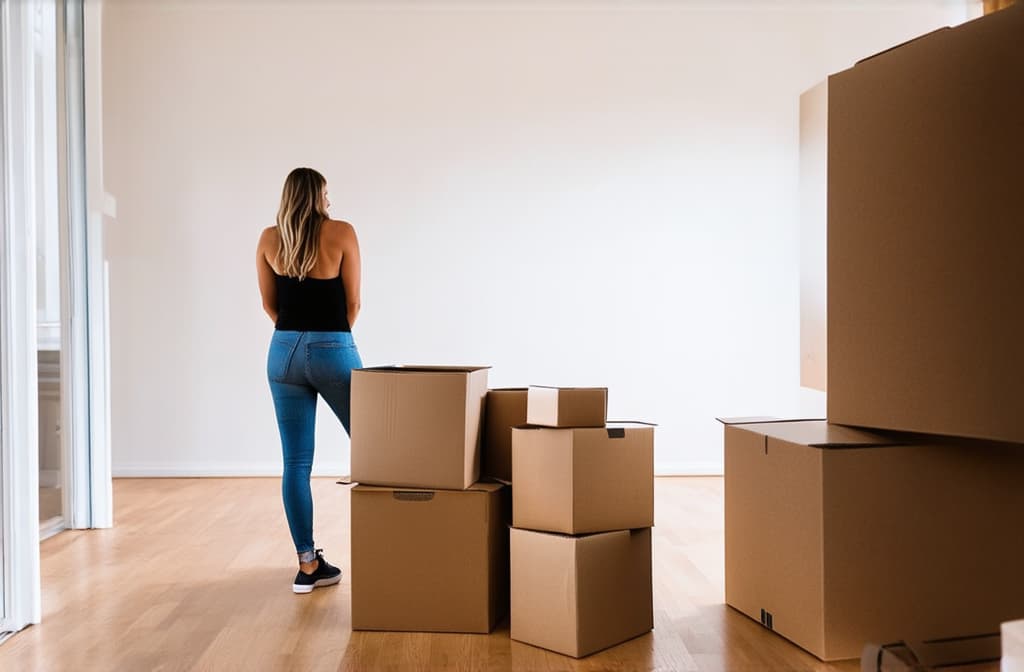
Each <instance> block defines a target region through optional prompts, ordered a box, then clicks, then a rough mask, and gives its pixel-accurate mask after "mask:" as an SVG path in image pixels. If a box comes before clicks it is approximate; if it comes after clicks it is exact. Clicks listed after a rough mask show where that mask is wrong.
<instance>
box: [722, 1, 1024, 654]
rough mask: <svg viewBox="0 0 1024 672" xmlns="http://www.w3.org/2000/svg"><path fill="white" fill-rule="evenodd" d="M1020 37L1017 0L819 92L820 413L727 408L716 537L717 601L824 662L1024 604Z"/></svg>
mask: <svg viewBox="0 0 1024 672" xmlns="http://www.w3.org/2000/svg"><path fill="white" fill-rule="evenodd" d="M1022 34H1024V6H1015V7H1013V8H1011V9H1008V10H1005V11H1002V12H997V13H995V14H993V15H991V16H988V17H985V18H983V19H979V20H977V21H972V22H970V23H967V24H964V25H962V26H960V27H957V28H953V29H944V30H940V31H936V32H934V33H931V34H929V35H926V36H924V37H922V38H920V39H917V40H914V41H912V42H909V43H907V44H905V45H901V46H899V47H896V48H894V49H891V50H889V51H886V52H883V53H881V54H878V55H876V56H874V57H871V58H869V59H866V60H864V61H862V62H860V63H858V64H857V65H855V66H854V67H853V68H851V69H849V70H846V71H844V72H841V73H839V74H836V75H833V76H832V77H830V78H829V81H828V84H827V87H825V88H824V89H822V90H821V93H822V95H824V96H825V97H826V98H827V111H828V120H827V127H828V142H827V234H828V235H827V245H828V253H827V284H828V288H827V323H828V332H827V394H828V423H826V422H808V421H804V422H777V423H763V422H762V423H750V422H746V423H727V425H726V429H725V444H726V445H725V489H726V497H725V498H726V501H725V506H726V549H725V550H726V601H727V602H728V603H729V604H730V605H731V606H733V607H735V608H736V609H738V610H740V611H742V612H743V613H746V614H747V615H749V616H751V617H752V618H754V619H757V620H759V621H760V622H761V623H762V624H764V625H765V626H766V627H768V628H770V629H773V630H775V631H776V632H778V633H779V634H781V635H783V636H785V637H787V638H789V639H790V640H792V641H793V642H795V643H796V644H798V645H800V646H802V647H803V648H805V649H807V650H808V651H810V652H812V653H814V654H815V655H817V656H818V657H819V658H822V659H824V660H834V659H841V658H854V657H857V656H859V655H860V652H861V648H862V647H863V646H864V645H865V644H866V643H868V642H875V643H879V642H891V641H899V640H939V639H949V638H958V637H966V636H971V635H979V634H984V633H990V632H996V631H997V630H998V628H999V624H1000V622H1002V621H1009V620H1012V619H1014V618H1021V617H1022V616H1024V583H1022V582H1021V581H1020V580H1019V570H1018V569H1017V568H1019V567H1020V566H1022V565H1024V537H1022V536H1021V535H1017V534H1012V533H1007V530H1011V529H1014V528H1015V526H1016V522H1015V521H1016V520H1018V519H1019V517H1020V515H1021V513H1024V488H1021V487H1020V484H1021V483H1022V482H1024V423H1022V417H1024V416H1022V411H1024V402H1022V399H1024V397H1022V396H1021V394H1020V393H1019V391H1018V389H1017V387H1018V381H1019V379H1020V378H1021V376H1022V375H1024V356H1022V353H1024V349H1022V348H1021V347H1020V343H1019V340H1020V339H1019V334H1020V333H1021V332H1022V331H1024V312H1022V311H1021V310H1019V303H1020V301H1021V298H1022V297H1024V274H1021V273H1020V271H1019V270H1018V266H1019V263H1017V261H1016V259H1015V255H1019V252H1020V250H1022V249H1024V227H1021V225H1020V223H1021V213H1022V212H1024V200H1022V198H1021V192H1020V190H1019V189H1016V188H1015V187H1014V186H1013V185H1015V182H1014V181H1013V179H1012V177H1011V176H1012V175H1013V174H1014V173H1015V172H1016V170H1017V168H1018V167H1019V162H1020V157H1021V156H1024V125H1022V124H1021V123H1020V120H1021V119H1022V118H1024V88H1022V87H1021V73H1024V40H1022V39H1021V35H1022ZM981 119H984V121H979V120H981Z"/></svg>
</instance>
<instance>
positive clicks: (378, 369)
mask: <svg viewBox="0 0 1024 672" xmlns="http://www.w3.org/2000/svg"><path fill="white" fill-rule="evenodd" d="M489 368H491V367H490V366H431V365H426V364H394V365H390V366H367V367H363V368H361V369H356V371H366V372H368V373H472V372H473V371H481V370H483V369H489Z"/></svg>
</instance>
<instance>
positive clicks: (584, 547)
mask: <svg viewBox="0 0 1024 672" xmlns="http://www.w3.org/2000/svg"><path fill="white" fill-rule="evenodd" d="M511 565H512V616H511V636H512V639H514V640H517V641H520V642H525V643H527V644H532V645H534V646H539V647H541V648H544V649H549V650H551V651H557V652H558V653H563V654H565V655H567V656H573V657H575V658H582V657H583V656H587V655H590V654H591V653H594V652H596V651H600V650H602V649H606V648H608V647H610V646H614V645H615V644H619V643H620V642H624V641H626V640H627V639H632V638H633V637H637V636H639V635H642V634H644V633H646V632H649V631H650V630H651V629H652V628H653V627H654V610H653V597H652V584H651V530H650V529H649V528H648V529H640V530H619V531H615V532H604V533H601V534H591V535H586V536H581V537H571V536H566V535H560V534H548V533H546V532H533V531H530V530H519V529H513V530H512V531H511Z"/></svg>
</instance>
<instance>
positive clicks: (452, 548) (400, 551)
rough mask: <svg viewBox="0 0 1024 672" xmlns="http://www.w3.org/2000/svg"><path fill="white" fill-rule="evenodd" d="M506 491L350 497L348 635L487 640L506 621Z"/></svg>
mask: <svg viewBox="0 0 1024 672" xmlns="http://www.w3.org/2000/svg"><path fill="white" fill-rule="evenodd" d="M507 610H508V488H506V487H505V486H503V485H501V484H500V483H477V484H475V485H473V486H472V487H471V488H470V489H468V490H434V491H429V490H428V491H422V490H399V489H395V488H380V487H372V486H365V485H358V486H356V487H354V488H353V489H352V629H353V630H404V631H415V632H478V633H486V632H490V631H491V629H492V628H493V627H494V625H495V624H496V623H497V622H498V621H499V620H501V619H502V618H504V616H505V615H506V614H507V613H508V611H507Z"/></svg>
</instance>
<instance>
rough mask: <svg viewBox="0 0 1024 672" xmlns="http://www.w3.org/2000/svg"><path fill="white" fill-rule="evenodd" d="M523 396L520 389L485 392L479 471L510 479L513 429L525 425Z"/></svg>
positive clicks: (490, 475) (522, 391) (524, 396)
mask: <svg viewBox="0 0 1024 672" xmlns="http://www.w3.org/2000/svg"><path fill="white" fill-rule="evenodd" d="M526 395H527V390H526V388H525V387H522V388H503V389H496V390H488V391H487V403H486V404H485V408H484V439H483V446H482V453H483V454H482V460H483V462H482V466H481V473H482V474H483V475H484V476H489V477H491V478H498V479H501V480H502V481H511V480H512V428H513V427H515V426H516V425H523V424H526Z"/></svg>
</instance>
